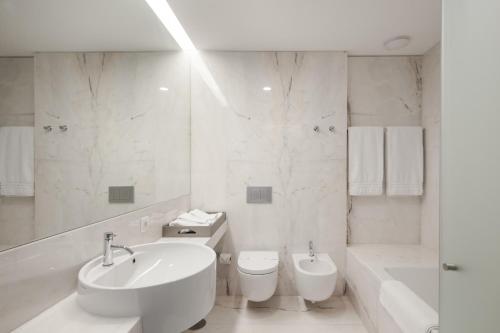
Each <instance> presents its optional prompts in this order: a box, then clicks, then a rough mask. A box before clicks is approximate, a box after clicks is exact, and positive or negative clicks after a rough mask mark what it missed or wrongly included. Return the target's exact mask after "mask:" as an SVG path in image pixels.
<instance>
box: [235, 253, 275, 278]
mask: <svg viewBox="0 0 500 333" xmlns="http://www.w3.org/2000/svg"><path fill="white" fill-rule="evenodd" d="M278 263H279V258H278V252H276V251H241V252H240V255H239V257H238V269H239V270H240V271H241V272H243V273H247V274H268V273H272V272H274V271H276V269H277V268H278Z"/></svg>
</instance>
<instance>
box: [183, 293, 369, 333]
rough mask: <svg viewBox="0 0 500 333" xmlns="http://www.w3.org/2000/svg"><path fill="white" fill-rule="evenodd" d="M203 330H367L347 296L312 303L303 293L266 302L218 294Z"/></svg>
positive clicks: (234, 332) (212, 332)
mask: <svg viewBox="0 0 500 333" xmlns="http://www.w3.org/2000/svg"><path fill="white" fill-rule="evenodd" d="M206 320H207V324H206V326H205V327H204V328H202V329H200V330H197V331H187V332H190V333H192V332H200V333H215V332H217V333H271V332H274V333H275V332H278V333H285V332H286V333H302V332H306V333H309V332H311V333H327V332H328V333H366V332H367V331H366V330H365V328H364V326H363V324H362V323H361V320H360V319H359V317H358V315H357V314H356V311H355V310H354V308H353V307H352V305H351V303H350V302H349V300H348V299H347V297H337V298H332V299H331V300H328V301H325V302H321V303H317V304H311V303H309V302H304V301H303V300H302V299H301V298H299V297H294V296H281V297H273V298H271V300H269V301H267V302H264V303H252V302H247V301H246V300H245V299H243V298H241V297H218V298H217V301H216V304H215V306H214V308H213V310H212V312H210V314H209V315H208V317H207V318H206Z"/></svg>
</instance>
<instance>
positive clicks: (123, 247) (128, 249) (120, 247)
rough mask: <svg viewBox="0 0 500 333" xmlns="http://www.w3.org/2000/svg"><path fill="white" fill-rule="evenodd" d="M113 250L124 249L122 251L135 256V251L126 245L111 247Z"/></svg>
mask: <svg viewBox="0 0 500 333" xmlns="http://www.w3.org/2000/svg"><path fill="white" fill-rule="evenodd" d="M111 248H113V249H122V250H125V251H127V252H128V253H129V254H130V255H133V254H134V251H133V250H132V249H131V248H130V247H128V246H125V245H111Z"/></svg>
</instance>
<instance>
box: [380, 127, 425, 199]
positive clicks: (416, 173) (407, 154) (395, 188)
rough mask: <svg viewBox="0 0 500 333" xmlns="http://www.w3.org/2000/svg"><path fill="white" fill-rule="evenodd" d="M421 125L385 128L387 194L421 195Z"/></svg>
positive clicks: (422, 148)
mask: <svg viewBox="0 0 500 333" xmlns="http://www.w3.org/2000/svg"><path fill="white" fill-rule="evenodd" d="M422 132H423V130H422V127H388V128H387V194H388V195H422V193H423V182H424V141H423V133H422Z"/></svg>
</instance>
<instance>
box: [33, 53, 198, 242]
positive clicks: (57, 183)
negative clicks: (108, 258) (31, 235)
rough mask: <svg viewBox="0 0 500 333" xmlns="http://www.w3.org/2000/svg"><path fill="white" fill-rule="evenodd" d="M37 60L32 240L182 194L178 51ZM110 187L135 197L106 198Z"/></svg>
mask: <svg viewBox="0 0 500 333" xmlns="http://www.w3.org/2000/svg"><path fill="white" fill-rule="evenodd" d="M35 64H36V66H35V96H36V98H35V109H36V116H35V125H36V126H35V137H36V167H37V169H36V176H35V183H36V193H35V197H36V200H35V205H36V209H35V214H36V218H35V220H36V228H35V232H36V235H35V236H36V237H37V238H41V237H46V236H50V235H53V234H55V233H58V232H62V231H65V230H68V229H72V228H75V227H79V226H83V225H86V224H88V223H91V222H96V221H100V220H103V219H106V218H110V217H112V216H116V215H118V214H123V213H125V212H128V211H133V210H135V209H138V208H142V207H145V206H147V205H151V204H153V203H155V202H161V201H166V200H170V199H173V198H176V197H178V196H181V195H185V194H188V193H189V191H190V174H189V170H190V138H189V127H190V121H189V119H190V112H189V104H190V101H189V96H190V94H189V91H190V88H189V80H190V78H189V76H190V71H189V67H190V65H189V60H188V58H187V57H186V56H185V54H183V53H180V52H150V53H65V54H57V53H50V54H37V55H36V57H35ZM160 87H166V88H168V91H162V90H160ZM45 125H52V126H53V127H54V130H53V131H52V132H49V133H46V132H45V131H44V130H43V126H45ZM59 125H67V126H68V131H67V132H63V133H61V132H60V131H59V130H58V129H57V126H59ZM116 185H133V186H135V202H134V203H133V204H109V203H108V187H109V186H116Z"/></svg>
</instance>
